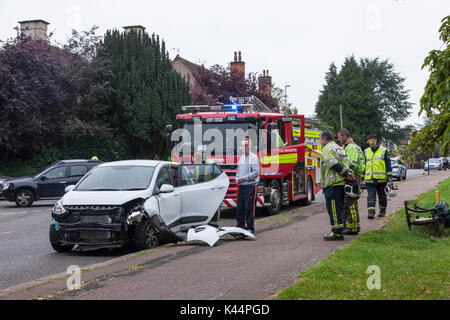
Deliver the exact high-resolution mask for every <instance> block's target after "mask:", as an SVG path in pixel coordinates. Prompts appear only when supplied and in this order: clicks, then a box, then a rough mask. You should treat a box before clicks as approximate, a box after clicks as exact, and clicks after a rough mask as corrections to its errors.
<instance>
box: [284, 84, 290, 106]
mask: <svg viewBox="0 0 450 320" xmlns="http://www.w3.org/2000/svg"><path fill="white" fill-rule="evenodd" d="M290 86H291V85H289V84H287V85H285V86H284V104H285V106H286V108H287V88H289V87H290Z"/></svg>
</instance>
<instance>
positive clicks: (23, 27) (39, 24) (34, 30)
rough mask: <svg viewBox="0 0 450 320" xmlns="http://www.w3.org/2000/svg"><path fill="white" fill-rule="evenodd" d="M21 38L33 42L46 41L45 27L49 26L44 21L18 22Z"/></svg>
mask: <svg viewBox="0 0 450 320" xmlns="http://www.w3.org/2000/svg"><path fill="white" fill-rule="evenodd" d="M19 24H20V33H21V35H22V36H24V37H26V38H28V37H30V38H32V39H33V40H42V41H45V40H47V26H48V25H49V24H50V23H48V22H47V21H44V20H27V21H19Z"/></svg>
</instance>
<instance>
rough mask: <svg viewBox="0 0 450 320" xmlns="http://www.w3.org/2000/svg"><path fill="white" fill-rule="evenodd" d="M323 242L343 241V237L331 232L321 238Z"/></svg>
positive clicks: (340, 234)
mask: <svg viewBox="0 0 450 320" xmlns="http://www.w3.org/2000/svg"><path fill="white" fill-rule="evenodd" d="M323 240H325V241H336V240H344V235H343V234H342V233H335V232H331V233H330V234H329V235H326V236H325V237H323Z"/></svg>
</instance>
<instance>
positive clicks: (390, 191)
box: [384, 182, 398, 198]
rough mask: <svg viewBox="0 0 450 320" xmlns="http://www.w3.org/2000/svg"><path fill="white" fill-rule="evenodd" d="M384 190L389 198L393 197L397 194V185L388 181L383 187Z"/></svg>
mask: <svg viewBox="0 0 450 320" xmlns="http://www.w3.org/2000/svg"><path fill="white" fill-rule="evenodd" d="M384 192H385V193H386V194H387V196H388V197H389V198H393V197H395V196H396V195H397V194H398V186H397V185H394V184H393V183H392V182H389V183H388V184H387V186H386V187H385V188H384Z"/></svg>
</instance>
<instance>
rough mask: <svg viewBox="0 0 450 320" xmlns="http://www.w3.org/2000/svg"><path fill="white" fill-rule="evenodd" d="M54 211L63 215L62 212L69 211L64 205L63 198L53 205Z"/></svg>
mask: <svg viewBox="0 0 450 320" xmlns="http://www.w3.org/2000/svg"><path fill="white" fill-rule="evenodd" d="M52 212H53V213H54V214H56V215H61V214H65V213H66V212H67V210H66V209H65V208H64V206H63V205H62V203H61V200H59V201H58V202H57V203H55V206H54V207H53V211H52Z"/></svg>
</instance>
